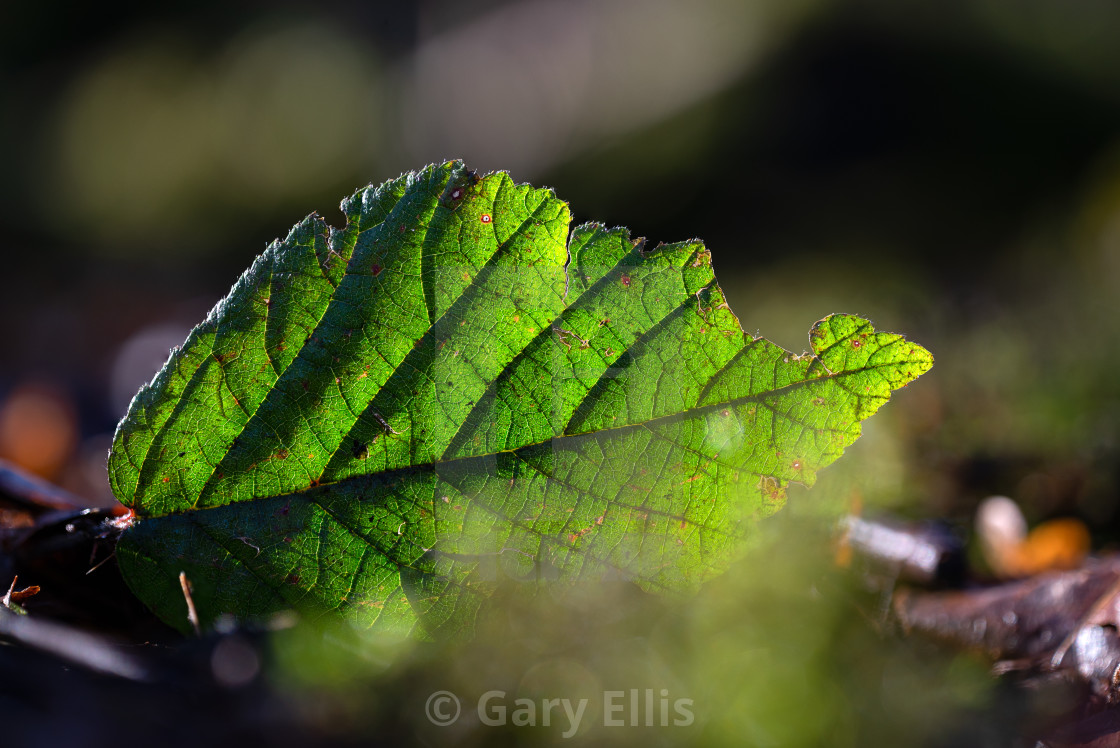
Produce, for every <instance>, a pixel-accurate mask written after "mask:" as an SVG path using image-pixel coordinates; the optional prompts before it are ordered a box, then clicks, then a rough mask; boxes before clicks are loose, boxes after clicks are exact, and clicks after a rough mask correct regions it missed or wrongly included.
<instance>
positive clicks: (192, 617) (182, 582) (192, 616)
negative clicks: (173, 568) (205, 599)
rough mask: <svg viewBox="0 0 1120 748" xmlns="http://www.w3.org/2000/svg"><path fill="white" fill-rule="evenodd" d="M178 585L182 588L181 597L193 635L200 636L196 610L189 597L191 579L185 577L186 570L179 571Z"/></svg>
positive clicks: (200, 631)
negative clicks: (185, 606)
mask: <svg viewBox="0 0 1120 748" xmlns="http://www.w3.org/2000/svg"><path fill="white" fill-rule="evenodd" d="M179 586H180V587H182V588H183V598H184V599H185V600H186V601H187V620H188V621H190V622H191V626H193V627H194V634H195V636H202V628H201V627H200V626H199V625H198V611H197V610H195V607H194V599H193V598H192V597H191V580H189V579H187V572H185V571H181V572H179Z"/></svg>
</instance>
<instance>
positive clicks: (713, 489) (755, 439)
mask: <svg viewBox="0 0 1120 748" xmlns="http://www.w3.org/2000/svg"><path fill="white" fill-rule="evenodd" d="M342 209H343V212H344V213H345V214H346V218H347V223H346V225H345V226H344V227H343V228H341V229H332V228H328V227H327V226H326V225H325V223H324V222H323V220H322V219H320V218H319V217H318V216H315V215H312V216H309V217H308V218H306V219H305V220H303V221H301V222H300V223H299V224H297V225H296V226H295V227H294V228H293V229H292V231H291V233H290V234H289V235H288V237H287V238H286V239H284V240H283V241H278V242H274V243H273V244H272V245H270V246H269V247H268V249H267V250H266V251H265V252H264V253H263V254H262V255H261V256H260V257H258V258H257V260H256V262H254V263H253V265H252V267H251V268H249V270H248V271H247V272H246V273H245V274H244V275H243V276H242V278H241V279H240V280H239V281H238V282H237V284H236V285H235V286H234V288H233V289H232V290H231V291H230V294H229V296H227V297H226V298H225V299H223V300H222V301H221V302H220V303H219V304H218V305H217V306H216V307H215V308H214V309H213V310H212V311H211V313H210V314H209V316H208V317H207V319H206V320H205V321H204V322H203V323H202V324H201V325H199V326H198V327H197V328H195V330H194V331H193V332H192V333H191V334H190V336H189V337H188V339H187V341H186V342H185V343H184V345H183V346H182V348H181V349H178V350H176V351H175V352H173V354H172V355H171V357H170V359H169V360H168V362H167V364H166V365H165V367H164V369H163V370H162V371H161V372H160V373H159V374H158V375H157V376H156V378H155V379H154V380H153V381H152V383H151V384H149V385H147V386H146V387H144V388H143V389H142V390H141V391H140V392H139V393H138V394H137V396H136V398H135V400H134V401H133V403H132V405H131V407H130V408H129V412H128V414H127V416H126V417H125V418H124V420H123V421H122V422H121V424H120V426H119V428H118V430H117V434H116V437H115V440H114V444H113V451H112V455H111V457H110V463H109V470H110V478H111V482H112V485H113V489H114V491H115V492H116V495H117V496H118V497H119V498H120V500H121V501H122V502H123V503H125V504H126V505H128V506H129V507H131V508H132V509H133V511H134V513H135V517H136V519H135V522H134V524H133V526H132V527H131V528H129V529H128V530H127V531H126V532H125V533H124V535H123V536H122V538H121V541H120V543H119V545H118V548H117V557H118V559H119V561H120V565H121V569H122V571H123V572H124V574H125V575H126V578H127V579H128V581H129V583H130V585H131V586H132V588H133V589H134V590H135V591H136V593H137V594H138V595H139V596H140V597H141V598H142V599H144V600H145V601H146V602H147V603H148V604H149V605H151V606H152V607H153V609H154V610H155V611H156V612H157V613H158V614H159V615H160V616H162V617H163V618H164V619H165V620H167V621H169V622H170V623H172V624H173V625H176V626H178V627H180V628H185V627H186V626H187V622H186V621H187V618H186V603H185V600H184V596H183V593H182V590H181V588H180V584H179V574H180V572H186V575H187V577H188V578H189V579H190V580H191V582H192V585H193V589H194V593H193V599H194V602H195V603H196V605H197V607H198V611H199V616H200V618H201V619H202V620H203V622H204V623H205V622H210V621H213V620H214V619H215V618H216V617H217V616H218V615H220V614H222V613H226V612H229V613H233V614H235V615H237V616H241V617H253V616H263V615H267V614H270V613H272V612H275V611H278V610H283V609H288V608H295V609H297V610H300V611H302V612H304V614H306V615H318V614H335V615H339V616H341V617H344V618H347V619H351V620H353V621H356V622H358V623H361V624H368V625H371V626H378V627H385V628H386V629H393V630H398V631H414V632H416V633H418V634H421V635H439V634H441V633H443V632H445V631H451V630H455V629H458V628H459V627H462V626H469V624H470V622H471V620H472V619H473V617H474V616H475V614H476V612H477V610H478V607H479V606H480V605H481V603H482V602H483V601H484V600H485V599H486V597H487V596H488V595H489V594H490V592H491V591H492V590H493V589H494V587H495V585H496V584H497V583H498V582H500V581H501V580H504V579H510V578H513V579H521V580H526V581H529V582H532V583H535V584H539V583H552V584H556V583H560V584H573V583H579V582H593V581H595V580H600V579H603V578H606V577H613V578H618V577H622V578H628V579H633V580H635V581H637V582H638V583H639V584H641V585H642V586H644V587H645V588H647V589H650V590H667V591H684V590H689V589H692V588H695V587H696V585H698V584H699V583H701V582H703V581H704V580H706V579H708V578H710V577H711V576H713V575H714V574H716V573H718V572H719V571H721V570H722V569H723V568H725V567H726V565H727V564H728V563H729V562H730V561H731V560H733V559H734V558H735V556H736V554H737V552H738V550H739V549H740V548H741V546H742V542H743V540H744V538H746V537H747V536H748V535H749V532H750V528H751V526H752V525H753V523H755V522H756V521H757V520H758V519H760V518H762V517H765V516H767V515H769V514H771V513H772V512H774V511H775V510H777V509H778V508H780V507H781V505H782V503H783V501H784V498H785V488H786V486H787V485H788V484H789V483H790V482H800V483H804V484H807V485H811V484H812V483H813V481H814V479H815V476H816V472H817V471H818V470H819V469H820V468H822V467H824V466H825V465H827V464H829V463H830V462H832V461H833V460H835V459H836V458H837V457H838V456H839V455H840V454H841V452H842V451H843V449H844V448H845V447H846V446H847V445H849V444H851V443H852V442H853V441H854V440H855V439H856V438H857V437H858V436H859V433H860V421H861V420H862V419H864V418H866V417H868V416H869V415H871V414H872V413H873V412H874V411H875V410H876V409H878V408H879V406H881V405H882V404H883V403H884V402H886V400H887V398H888V397H889V395H890V393H891V391H892V390H893V389H896V388H898V387H901V386H904V385H905V384H907V383H908V382H910V381H911V380H913V379H914V378H915V377H917V376H918V375H920V374H921V373H922V372H924V371H926V370H927V369H928V368H929V367H930V365H931V364H932V358H931V357H930V355H929V354H928V353H927V352H926V351H925V350H924V349H922V348H921V347H919V346H917V345H914V344H912V343H909V342H907V341H906V340H904V339H903V338H901V337H899V336H897V335H891V334H886V333H880V332H876V331H875V330H874V329H873V328H872V327H871V325H870V324H869V323H868V322H866V321H864V320H861V319H859V318H856V317H851V316H842V315H837V316H832V317H828V318H826V319H824V320H822V321H820V322H818V323H817V324H816V326H814V327H813V329H812V331H811V333H810V340H811V344H812V352H811V353H809V354H804V355H800V356H798V355H793V354H791V353H789V352H787V351H785V350H782V349H781V348H779V347H777V346H775V345H774V344H772V343H770V342H768V341H766V340H764V339H761V338H754V337H752V336H750V335H746V334H744V333H743V332H742V329H741V328H740V325H739V322H738V320H737V319H736V317H735V315H734V314H733V313H732V312H731V310H730V309H729V308H728V306H727V304H726V302H725V301H724V297H723V293H722V291H721V290H720V288H719V286H718V285H717V284H716V282H715V278H714V275H713V272H712V267H711V255H710V253H709V252H708V250H707V249H705V248H704V246H703V245H702V244H701V243H700V242H698V241H688V242H681V243H677V244H666V245H660V246H657V247H648V246H646V245H644V244H643V243H642V242H635V241H632V240H631V239H630V237H629V234H628V233H627V231H626V230H625V229H607V228H604V227H602V226H599V225H596V224H588V225H584V226H580V227H577V228H575V229H571V228H570V226H569V223H570V217H569V211H568V206H567V205H566V204H565V203H564V202H562V201H560V200H559V199H557V198H556V197H555V195H554V194H553V193H552V192H551V191H550V190H546V189H535V188H533V187H530V186H528V185H515V184H514V183H513V182H512V181H511V180H510V178H509V176H508V175H506V174H504V173H495V174H491V175H489V176H486V177H482V178H478V177H476V176H475V175H474V174H473V173H472V172H470V171H468V170H466V169H465V168H464V167H463V166H462V164H460V163H457V162H453V163H448V164H444V165H441V166H433V167H429V168H427V169H425V170H424V171H422V172H420V173H415V174H407V175H404V176H402V177H400V178H398V179H395V180H392V181H389V182H386V183H385V184H383V185H381V186H380V187H376V188H375V187H372V186H371V187H368V188H365V189H363V190H360V191H358V192H357V193H355V194H354V195H353V196H352V197H350V198H349V199H347V200H345V201H343V203H342Z"/></svg>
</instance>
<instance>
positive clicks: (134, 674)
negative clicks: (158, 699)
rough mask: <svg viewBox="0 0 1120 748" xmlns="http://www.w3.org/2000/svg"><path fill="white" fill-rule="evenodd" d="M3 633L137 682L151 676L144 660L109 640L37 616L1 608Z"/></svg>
mask: <svg viewBox="0 0 1120 748" xmlns="http://www.w3.org/2000/svg"><path fill="white" fill-rule="evenodd" d="M0 636H3V637H6V638H9V639H14V640H15V641H18V642H22V643H24V644H26V645H28V646H30V647H35V648H36V649H40V650H42V651H44V652H49V653H51V654H53V655H55V656H57V657H61V658H62V659H64V660H67V661H69V662H72V663H74V664H75V665H81V666H82V667H85V668H89V669H90V670H95V671H97V672H100V673H107V674H109V675H116V676H119V677H121V678H128V679H129V680H134V681H145V680H149V679H150V675H149V673H148V669H147V668H146V667H145V666H144V665H143V663H142V661H140V660H137V659H135V658H133V657H131V656H129V655H127V654H125V653H124V652H121V651H120V650H119V649H117V647H115V646H114V645H113V644H112V643H111V642H110V641H109V640H108V639H104V638H102V637H100V636H97V635H95V634H91V633H89V632H88V631H82V630H81V629H76V628H72V627H70V626H66V625H63V624H61V623H54V622H53V621H44V620H40V619H38V618H35V617H34V616H21V615H16V614H15V613H12V612H9V611H8V610H6V609H4V608H0Z"/></svg>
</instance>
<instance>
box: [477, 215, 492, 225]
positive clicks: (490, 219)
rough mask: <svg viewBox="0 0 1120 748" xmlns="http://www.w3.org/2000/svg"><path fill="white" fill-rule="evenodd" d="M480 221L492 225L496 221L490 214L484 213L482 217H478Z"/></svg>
mask: <svg viewBox="0 0 1120 748" xmlns="http://www.w3.org/2000/svg"><path fill="white" fill-rule="evenodd" d="M478 220H480V221H482V222H483V223H490V222H491V221H493V220H494V219H493V218H491V217H490V214H489V213H483V214H482V215H481V216H479V217H478Z"/></svg>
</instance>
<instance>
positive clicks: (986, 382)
mask: <svg viewBox="0 0 1120 748" xmlns="http://www.w3.org/2000/svg"><path fill="white" fill-rule="evenodd" d="M0 14H2V16H3V21H2V22H0V164H2V165H3V171H2V174H3V178H2V179H0V246H2V247H3V263H4V271H3V276H2V277H3V280H4V283H3V291H2V293H0V351H2V353H0V457H6V458H8V459H11V460H14V461H16V462H19V463H21V464H23V465H24V466H26V467H28V468H29V469H32V470H34V471H36V472H39V473H41V474H42V475H44V476H45V477H48V478H50V479H52V480H55V481H57V482H59V483H61V484H62V485H64V486H66V487H68V488H70V489H71V490H74V491H76V492H78V493H80V494H82V495H84V496H86V497H88V498H89V499H90V500H91V501H92V502H95V503H104V504H108V503H111V502H112V497H111V495H110V494H109V493H108V488H107V485H106V481H105V478H104V464H105V455H106V452H107V448H108V440H109V435H110V434H111V432H112V429H113V428H114V426H115V424H116V421H117V420H118V419H119V418H120V416H121V415H122V414H123V412H124V410H125V408H126V407H127V403H128V400H129V398H130V397H131V394H132V393H133V392H134V391H135V390H136V388H137V387H138V386H139V385H140V383H142V382H143V381H146V380H147V379H148V378H149V377H150V376H151V374H152V373H154V371H155V370H156V368H157V367H158V366H159V364H160V363H162V361H163V360H164V358H165V357H166V352H167V349H168V348H169V347H170V346H172V345H175V344H176V343H178V342H180V341H181V340H182V339H183V338H184V337H185V335H186V332H187V330H188V329H189V328H190V326H191V325H193V324H195V323H197V322H198V321H200V320H201V319H202V317H203V316H204V314H205V312H206V310H207V309H209V307H210V306H212V305H213V303H214V302H215V301H217V300H218V299H219V298H220V297H221V296H222V295H224V293H225V292H226V290H227V289H228V288H229V286H230V285H231V284H232V283H233V281H234V280H235V279H236V277H237V275H238V274H239V273H240V272H241V271H242V270H243V269H244V268H246V267H247V266H248V265H249V263H250V262H251V260H252V258H253V257H254V256H255V255H256V254H257V253H258V252H259V251H260V250H261V249H263V247H264V246H265V244H266V243H267V242H268V241H269V240H271V239H272V238H273V237H278V236H283V235H284V234H285V233H286V232H287V229H288V227H289V226H290V225H291V224H293V223H294V222H296V221H297V220H299V219H300V218H302V217H303V216H304V215H306V214H307V213H308V212H310V211H312V210H315V211H318V212H320V213H321V214H323V215H325V216H327V218H328V220H329V221H331V222H333V223H338V222H339V221H340V218H341V216H340V213H339V211H338V209H337V205H338V202H339V200H340V199H341V198H342V197H343V196H345V195H348V194H350V192H352V191H353V190H354V189H356V188H358V187H360V186H362V185H364V184H367V183H370V182H373V183H379V182H381V181H383V180H385V179H387V178H389V177H392V176H395V175H397V174H399V173H400V172H401V171H403V170H409V169H416V168H419V167H421V166H423V165H425V164H427V163H429V162H432V161H436V160H442V159H446V158H462V159H464V160H466V162H467V163H468V164H469V165H470V166H472V167H473V168H476V169H478V170H480V171H483V172H486V171H491V170H496V169H508V170H509V171H510V172H511V174H512V175H513V177H514V179H515V180H517V181H529V182H532V183H533V184H536V185H550V186H553V187H554V188H555V189H556V192H557V194H558V195H559V196H560V197H562V198H563V199H565V200H567V201H569V202H570V204H571V205H572V209H573V212H574V214H575V216H576V219H577V221H585V220H598V221H602V222H604V223H607V224H612V225H614V224H622V225H627V226H629V227H631V229H632V230H633V232H634V233H635V234H636V235H642V236H646V237H649V239H650V240H651V241H654V242H657V241H676V240H681V239H685V238H689V237H694V236H698V237H701V238H702V239H704V240H705V242H706V243H707V244H708V246H709V247H710V248H711V249H712V252H713V259H714V263H715V267H716V271H717V275H718V277H719V278H720V279H721V282H722V284H723V285H724V287H725V289H726V291H727V294H728V296H729V298H730V300H731V305H732V308H733V309H734V310H735V312H736V313H737V314H738V316H739V318H740V320H741V321H742V323H743V326H744V328H745V329H746V330H747V331H748V332H756V331H757V332H760V333H761V334H763V335H766V336H767V337H770V338H771V339H773V340H775V341H776V342H778V343H780V344H782V345H783V346H785V347H788V348H791V349H794V350H796V351H800V350H802V349H803V348H804V347H805V343H806V342H807V341H806V338H805V332H806V331H807V330H808V329H809V327H810V326H811V325H812V323H813V322H814V321H815V320H817V319H819V318H820V317H823V316H824V315H826V314H828V313H832V312H852V313H857V314H862V315H865V316H868V317H870V318H871V319H872V320H873V321H874V322H875V323H876V325H877V326H878V327H880V328H881V329H887V330H891V331H895V332H901V333H904V334H905V335H907V336H908V337H910V338H911V339H913V340H916V341H918V342H920V343H922V344H923V345H925V346H926V347H927V348H929V349H930V350H932V351H933V353H934V355H935V357H936V359H937V364H936V366H935V367H934V369H933V370H932V371H931V372H930V373H929V374H928V375H926V376H925V377H923V378H922V379H921V380H920V381H918V382H917V383H916V384H914V385H913V386H912V387H910V388H909V389H908V390H906V391H905V392H902V393H899V395H898V396H896V398H895V402H892V404H891V406H890V407H888V408H886V409H885V410H884V411H883V413H882V414H880V415H879V416H876V418H875V419H873V420H872V421H871V422H869V424H868V425H867V428H866V435H865V437H864V439H863V440H861V442H860V443H859V444H857V446H856V447H854V448H853V449H851V450H850V454H849V455H848V456H847V457H846V458H845V459H844V460H842V461H841V463H839V464H838V465H837V466H836V467H835V468H832V469H830V470H829V471H826V474H825V475H822V478H821V482H820V485H819V486H818V487H817V488H816V489H814V492H813V493H811V494H801V493H796V492H795V493H794V494H793V496H792V497H791V506H790V511H792V512H793V513H794V514H795V515H796V514H798V513H799V512H803V513H808V514H813V513H814V512H816V511H818V510H819V509H820V508H821V507H824V508H825V513H826V514H827V513H830V512H831V513H835V512H836V511H839V510H841V509H843V508H845V507H847V506H849V505H850V504H851V503H852V501H853V500H854V499H855V498H856V497H857V496H858V497H859V499H860V500H861V501H863V502H864V503H867V504H871V505H873V506H885V507H890V508H892V509H893V511H895V512H899V513H903V514H908V515H911V516H914V517H933V516H942V517H946V518H949V519H950V520H953V521H956V522H958V523H960V524H962V526H963V524H964V523H967V520H968V517H969V516H970V514H971V512H972V510H973V508H974V507H975V505H976V503H977V502H978V501H979V500H980V499H981V498H983V497H984V496H986V495H989V494H992V493H1000V494H1007V495H1010V496H1012V497H1013V498H1015V499H1017V500H1018V501H1019V502H1020V503H1021V504H1022V505H1023V507H1024V510H1025V512H1026V514H1027V516H1028V519H1029V520H1031V521H1032V523H1033V522H1036V521H1039V520H1041V519H1045V518H1048V517H1053V516H1058V515H1073V516H1077V517H1080V518H1082V519H1083V520H1085V521H1086V522H1087V523H1088V525H1089V527H1090V529H1091V530H1092V532H1093V534H1094V540H1095V543H1096V545H1097V546H1098V547H1102V548H1103V547H1109V546H1110V544H1111V543H1113V542H1114V540H1115V539H1116V538H1117V537H1120V535H1118V525H1117V523H1118V520H1120V515H1118V513H1117V503H1118V502H1117V482H1118V478H1120V476H1118V469H1117V466H1118V465H1120V462H1118V461H1117V451H1118V449H1120V446H1118V440H1117V437H1118V430H1120V429H1118V426H1120V399H1118V394H1120V383H1118V379H1117V377H1116V375H1115V371H1116V367H1117V365H1118V364H1120V355H1118V352H1117V351H1118V346H1117V345H1116V343H1117V341H1120V320H1118V316H1117V314H1116V312H1115V305H1114V299H1115V298H1116V293H1115V290H1114V289H1115V286H1116V283H1117V281H1118V280H1120V148H1118V146H1120V45H1117V44H1116V43H1115V40H1116V39H1117V38H1120V5H1117V4H1115V3H1111V2H1105V1H1103V0H1098V1H1095V2H1091V1H1086V2H1079V3H1076V4H1073V3H1068V2H1064V1H1063V0H1028V1H1025V2H1012V1H1011V0H975V1H974V2H963V1H959V2H953V1H946V2H933V1H932V0H929V1H926V2H918V1H912V2H899V1H888V0H882V1H877V0H863V1H856V0H846V1H845V0H799V1H798V2H785V1H783V0H758V1H757V2H753V3H743V2H735V1H734V0H703V1H699V0H694V1H693V2H688V3H684V2H680V3H674V2H667V1H659V2H655V1H653V0H609V1H603V2H591V1H588V2H561V1H560V0H554V1H552V2H548V1H546V0H539V1H538V2H522V3H518V2H498V1H496V0H495V1H493V2H473V3H468V2H449V1H447V0H430V1H428V2H419V3H413V4H409V3H358V2H321V3H316V4H315V5H314V7H311V6H310V5H306V6H305V5H302V4H297V3H283V2H281V3H265V2H258V3H251V2H250V3H241V4H239V5H236V6H234V7H230V5H229V4H228V3H224V2H223V3H218V2H207V1H205V0H195V1H192V2H166V3H162V4H158V7H157V6H156V5H152V6H148V7H144V8H130V7H125V6H113V7H106V5H105V4H89V3H67V2H39V3H21V4H18V5H16V4H8V5H7V6H6V7H4V8H3V10H2V11H0ZM818 495H819V498H817V496H818ZM814 500H815V503H810V502H814Z"/></svg>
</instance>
